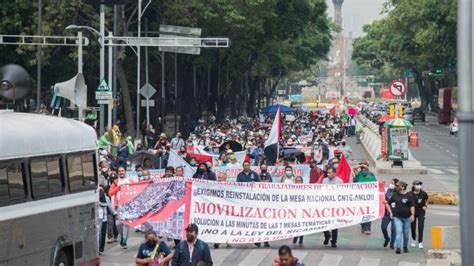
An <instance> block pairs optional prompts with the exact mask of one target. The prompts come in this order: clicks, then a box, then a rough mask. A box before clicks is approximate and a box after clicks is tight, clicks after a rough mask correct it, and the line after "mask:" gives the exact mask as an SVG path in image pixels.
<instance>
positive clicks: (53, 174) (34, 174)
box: [30, 157, 63, 198]
mask: <svg viewBox="0 0 474 266" xmlns="http://www.w3.org/2000/svg"><path fill="white" fill-rule="evenodd" d="M60 160H61V159H60V158H58V157H54V158H41V159H32V160H31V161H30V167H31V187H32V190H33V198H39V197H45V196H49V195H52V194H58V193H60V192H62V191H63V184H62V182H61V168H60Z"/></svg>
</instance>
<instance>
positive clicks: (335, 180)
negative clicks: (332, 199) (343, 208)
mask: <svg viewBox="0 0 474 266" xmlns="http://www.w3.org/2000/svg"><path fill="white" fill-rule="evenodd" d="M327 175H328V176H327V177H326V178H324V179H323V182H322V184H324V185H336V184H343V183H344V181H342V179H341V178H340V177H338V176H336V168H334V167H329V168H328V171H327ZM337 233H338V231H337V229H333V230H331V232H329V231H324V242H323V244H324V245H325V246H327V245H328V244H329V240H331V247H333V248H337Z"/></svg>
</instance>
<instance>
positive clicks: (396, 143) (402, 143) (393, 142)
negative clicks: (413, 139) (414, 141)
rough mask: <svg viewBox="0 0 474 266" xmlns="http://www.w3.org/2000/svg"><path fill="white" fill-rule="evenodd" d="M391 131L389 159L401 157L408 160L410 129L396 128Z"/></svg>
mask: <svg viewBox="0 0 474 266" xmlns="http://www.w3.org/2000/svg"><path fill="white" fill-rule="evenodd" d="M389 130H390V132H389V133H390V134H389V137H388V139H389V140H390V141H389V142H388V143H389V146H388V154H387V157H388V158H390V156H392V155H393V156H400V159H401V160H408V128H406V127H394V128H389Z"/></svg>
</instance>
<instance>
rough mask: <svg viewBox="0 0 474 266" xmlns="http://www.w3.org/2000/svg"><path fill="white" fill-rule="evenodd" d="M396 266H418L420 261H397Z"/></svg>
mask: <svg viewBox="0 0 474 266" xmlns="http://www.w3.org/2000/svg"><path fill="white" fill-rule="evenodd" d="M398 266H420V263H419V262H406V261H401V262H400V263H398Z"/></svg>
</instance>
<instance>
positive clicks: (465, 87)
mask: <svg viewBox="0 0 474 266" xmlns="http://www.w3.org/2000/svg"><path fill="white" fill-rule="evenodd" d="M472 8H473V4H472V2H471V0H459V1H458V10H457V12H458V19H457V28H458V34H457V36H458V39H457V53H458V54H457V61H458V85H459V112H457V118H458V122H459V142H460V148H459V167H460V169H459V170H460V171H459V172H460V179H459V202H460V211H461V220H460V222H461V253H462V265H474V252H472V247H473V246H474V219H472V217H473V216H474V204H472V202H474V194H473V193H472V188H473V187H474V178H473V176H472V173H474V164H473V163H472V158H473V157H474V140H473V139H472V136H473V135H474V105H473V102H474V92H473V88H472V84H473V82H474V78H473V76H472V73H473V65H472V64H473V63H472V62H473V57H472V56H473V50H474V47H473V45H474V43H473V42H472V37H473V36H472V30H473V26H472V16H473V15H474V14H473V13H474V12H473V10H472Z"/></svg>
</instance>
